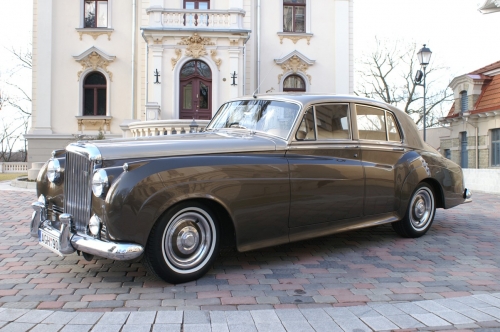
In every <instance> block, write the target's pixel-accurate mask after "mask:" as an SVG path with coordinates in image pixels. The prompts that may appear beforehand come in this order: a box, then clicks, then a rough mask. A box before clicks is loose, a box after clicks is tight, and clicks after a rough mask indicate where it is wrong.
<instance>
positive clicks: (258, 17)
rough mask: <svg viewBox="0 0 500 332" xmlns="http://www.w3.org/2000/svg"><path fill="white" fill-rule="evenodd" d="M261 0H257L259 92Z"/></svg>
mask: <svg viewBox="0 0 500 332" xmlns="http://www.w3.org/2000/svg"><path fill="white" fill-rule="evenodd" d="M260 19H261V17H260V0H257V29H256V30H257V40H256V42H257V90H256V91H257V93H260Z"/></svg>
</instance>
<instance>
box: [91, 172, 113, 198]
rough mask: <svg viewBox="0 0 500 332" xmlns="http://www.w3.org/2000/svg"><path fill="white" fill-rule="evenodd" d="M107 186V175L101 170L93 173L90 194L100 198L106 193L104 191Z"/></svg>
mask: <svg viewBox="0 0 500 332" xmlns="http://www.w3.org/2000/svg"><path fill="white" fill-rule="evenodd" d="M108 186H109V182H108V174H107V173H106V171H105V170H103V169H98V170H97V171H95V172H94V176H93V177H92V192H93V193H94V195H95V197H101V196H102V195H104V194H105V193H106V189H107V188H108Z"/></svg>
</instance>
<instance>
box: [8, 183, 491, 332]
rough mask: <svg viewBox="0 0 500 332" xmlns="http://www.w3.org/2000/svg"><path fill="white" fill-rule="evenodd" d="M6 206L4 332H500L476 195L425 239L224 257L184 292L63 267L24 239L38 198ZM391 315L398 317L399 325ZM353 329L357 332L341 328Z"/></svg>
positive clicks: (362, 236)
mask: <svg viewBox="0 0 500 332" xmlns="http://www.w3.org/2000/svg"><path fill="white" fill-rule="evenodd" d="M0 195H1V196H2V202H1V203H0V237H1V241H0V259H1V261H0V308H1V309H0V310H3V311H0V327H1V326H3V325H5V326H4V327H3V328H2V329H0V331H3V330H5V331H24V330H30V329H31V331H49V330H47V329H40V330H38V328H39V325H44V324H52V325H54V326H52V327H51V328H54V329H53V330H54V331H57V330H59V329H62V331H89V330H90V329H92V327H93V326H94V324H97V325H99V324H102V323H106V322H108V319H109V320H114V319H116V320H117V322H119V323H117V324H112V323H109V324H107V323H106V325H109V327H106V329H101V328H103V326H104V325H101V326H99V329H97V330H96V331H108V330H109V331H115V330H116V331H119V330H120V328H122V325H123V324H124V323H125V322H126V324H125V325H123V329H122V331H143V330H145V331H146V330H147V331H149V330H150V329H151V330H154V331H156V330H158V331H159V330H162V329H167V330H168V328H172V329H173V330H179V329H180V326H181V323H182V324H183V331H198V330H199V331H206V330H207V329H206V328H207V325H206V324H212V325H211V326H212V330H213V331H215V330H217V328H218V327H217V326H219V325H220V326H219V327H220V328H221V331H224V330H225V329H224V327H223V325H224V324H223V323H222V322H223V321H224V320H226V325H224V326H225V328H226V330H227V328H228V327H229V328H230V327H231V325H232V323H231V322H233V323H234V322H237V321H241V322H250V319H252V320H253V321H254V325H253V329H255V328H256V327H259V326H260V328H259V329H258V330H259V331H261V330H269V331H279V329H278V327H277V326H278V325H276V326H275V325H273V324H281V325H280V326H281V329H282V330H283V329H284V328H286V330H288V331H295V330H297V331H299V330H304V331H307V330H308V329H311V328H314V329H316V330H321V328H322V327H321V326H319V325H318V326H315V325H313V324H319V323H318V322H324V323H325V324H326V325H324V328H325V330H329V331H335V327H334V326H336V329H337V330H339V331H340V329H339V326H340V328H342V329H344V330H353V329H360V330H370V329H372V330H392V329H398V328H404V329H408V328H416V329H426V328H428V327H436V326H442V327H445V328H466V329H479V330H481V329H482V328H490V327H491V328H496V329H498V328H499V327H500V324H499V323H498V320H499V319H500V303H499V302H500V300H499V299H498V298H499V297H500V296H499V293H498V292H500V257H499V256H498V253H499V252H500V250H499V249H500V243H499V242H498V239H499V238H500V237H499V235H500V227H498V224H499V219H500V218H499V217H500V196H497V195H490V194H480V193H475V194H474V195H473V199H474V201H473V202H472V203H470V204H466V205H461V206H459V207H456V208H453V209H450V210H442V209H439V210H437V213H436V218H435V221H434V224H433V226H432V228H431V230H430V231H429V232H428V233H427V234H426V235H425V236H424V237H422V238H419V239H404V238H400V237H398V236H397V235H396V234H395V233H394V232H393V231H392V228H391V227H390V226H389V225H382V226H378V227H374V228H370V229H365V230H358V231H352V232H348V233H343V234H337V235H334V236H329V237H324V238H319V239H314V240H309V241H303V242H298V243H293V244H289V245H284V246H279V247H274V248H269V249H264V250H257V251H252V252H247V253H238V252H235V251H224V252H223V253H222V254H221V255H220V257H219V259H218V260H217V261H216V263H215V265H214V268H213V269H212V270H211V271H210V272H209V273H208V274H207V275H206V276H205V277H203V278H201V279H199V280H197V281H195V282H191V283H187V284H182V285H170V284H167V283H165V282H163V281H161V280H158V279H156V278H154V277H152V276H149V275H147V273H146V270H145V269H144V268H143V267H142V265H141V264H140V263H129V262H118V261H111V260H107V259H97V260H92V261H90V262H87V261H85V260H84V259H83V258H81V257H78V256H77V255H76V254H75V255H71V256H66V257H64V258H63V257H59V256H57V255H55V254H53V253H52V252H50V251H49V250H46V249H44V248H42V247H40V246H39V245H38V244H37V243H36V242H35V240H34V239H32V238H30V236H29V219H30V216H31V208H30V204H31V202H32V201H34V200H35V199H36V197H35V194H34V192H33V191H15V192H14V191H0ZM452 298H456V299H452ZM485 303H486V304H485ZM443 308H444V309H443ZM460 308H461V309H460ZM482 308H486V309H482ZM27 309H43V310H27ZM276 309H289V310H276ZM458 309H460V310H462V311H464V310H465V311H467V312H462V311H460V310H458ZM169 310H178V311H180V314H179V313H172V312H170V313H169V312H167V311H169ZM234 310H238V311H235V312H231V311H234ZM60 311H70V312H69V313H64V315H65V316H64V317H66V318H65V319H66V320H61V321H58V319H56V317H60V316H61V315H62V313H61V312H60ZM85 311H86V313H83V312H85ZM111 311H113V312H114V313H113V314H112V313H111ZM135 311H137V312H135ZM142 311H144V312H142ZM221 311H224V312H221ZM104 312H108V313H104ZM391 312H392V313H393V314H392V315H393V316H401V317H399V318H398V317H396V318H394V319H392V318H390V317H389V316H392V315H391V314H390V313H391ZM440 312H445V314H440ZM447 312H451V313H453V314H454V315H457V316H453V317H452V315H451V314H446V313H447ZM61 317H62V316H61ZM69 317H71V319H69ZM165 317H169V318H165ZM179 317H180V318H179ZM349 317H350V318H353V319H352V321H353V322H355V324H359V326H356V325H353V326H352V327H349V325H346V324H348V323H347V321H351V319H350V318H349ZM388 317H389V318H388ZM6 318H8V319H6ZM354 318H356V319H354ZM68 319H69V320H68ZM170 319H171V320H170ZM36 320H38V321H36ZM24 321H26V322H24ZM35 321H36V322H35ZM137 321H141V322H144V323H145V325H144V326H146V327H145V328H144V329H142V326H141V325H135V324H134V323H133V322H137ZM278 321H279V322H281V323H279V322H278ZM344 321H345V322H344ZM2 322H3V323H2ZM75 322H83V323H85V324H81V323H75ZM120 322H121V323H120ZM165 322H171V324H172V325H163V324H166V323H165ZM295 322H296V323H295ZM301 322H302V323H301ZM304 322H306V323H304ZM40 323H43V324H40ZM23 324H24V325H23ZM30 324H31V325H30ZM36 324H38V325H36ZM120 324H122V325H120ZM148 324H149V325H148ZM153 324H154V325H153ZM217 324H219V325H217ZM242 324H243V325H245V323H242ZM259 324H260V325H259ZM287 324H288V325H287ZM349 324H350V323H349ZM412 324H413V325H412ZM56 325H58V326H59V328H56ZM74 325H75V326H76V325H78V326H76V327H75V326H74ZM97 325H95V326H96V327H97ZM111 325H120V328H118V329H113V327H111ZM129 325H130V326H129ZM233 325H234V324H233ZM243 325H242V326H243ZM250 325H251V324H249V325H248V326H250ZM306 325H307V326H306ZM320 325H321V324H320ZM16 326H17V327H19V328H20V329H16ZM22 326H25V328H24V329H23V327H22ZM28 326H29V327H28ZM84 326H85V327H84ZM127 326H128V327H127ZM148 326H149V327H148ZM153 326H154V329H153ZM214 326H215V327H214ZM245 326H246V325H245ZM266 326H267V327H266ZM301 326H302V327H301ZM322 326H323V325H322ZM326 326H330V327H331V328H330V329H326ZM126 327H127V328H126ZM274 327H276V329H274ZM44 328H47V327H44ZM146 328H147V329H146ZM230 330H231V331H232V330H233V328H231V329H230ZM246 330H248V331H252V329H250V327H249V328H248V329H242V330H241V331H246Z"/></svg>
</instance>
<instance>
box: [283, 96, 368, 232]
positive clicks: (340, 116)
mask: <svg viewBox="0 0 500 332" xmlns="http://www.w3.org/2000/svg"><path fill="white" fill-rule="evenodd" d="M351 138H352V136H351V128H350V119H349V105H348V104H333V103H332V104H323V105H316V106H314V107H313V108H311V109H310V110H309V111H307V114H306V115H305V116H304V119H303V120H302V124H301V126H300V128H299V130H298V132H297V134H296V136H295V139H296V141H294V142H293V143H292V145H291V147H290V150H289V151H287V153H286V158H287V159H288V162H289V165H290V187H291V195H290V199H291V204H290V219H289V226H290V227H291V228H294V227H303V226H310V225H313V224H321V223H328V222H335V223H336V224H335V225H336V226H339V227H340V226H341V225H344V224H345V223H348V220H349V219H353V218H357V217H361V216H362V213H363V193H364V181H365V180H364V174H363V167H362V164H361V156H360V149H359V146H358V142H356V141H353V140H352V139H351Z"/></svg>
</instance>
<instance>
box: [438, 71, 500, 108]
mask: <svg viewBox="0 0 500 332" xmlns="http://www.w3.org/2000/svg"><path fill="white" fill-rule="evenodd" d="M499 68H500V61H497V62H494V63H492V64H490V65H487V66H485V67H482V68H479V69H477V70H475V71H473V72H470V73H468V74H466V75H468V76H472V75H474V76H475V75H477V76H478V77H472V78H473V79H474V80H476V79H477V80H484V83H483V86H482V87H481V95H480V96H479V99H478V100H477V101H476V104H475V105H474V108H473V109H472V110H471V113H472V114H477V113H482V112H488V111H493V110H499V109H500V75H495V76H487V75H484V73H486V72H489V71H492V70H495V69H499ZM454 112H455V104H453V106H452V107H451V109H450V111H449V112H448V115H447V116H446V117H447V118H452V117H454V116H456V115H454V114H453V113H454Z"/></svg>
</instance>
